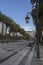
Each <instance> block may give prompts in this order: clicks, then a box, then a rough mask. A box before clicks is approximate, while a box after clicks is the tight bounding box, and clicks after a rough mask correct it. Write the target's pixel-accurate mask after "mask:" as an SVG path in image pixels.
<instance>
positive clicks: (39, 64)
mask: <svg viewBox="0 0 43 65" xmlns="http://www.w3.org/2000/svg"><path fill="white" fill-rule="evenodd" d="M35 54H36V53H35ZM35 54H34V57H33V60H32V63H31V65H43V46H40V59H36V57H35Z"/></svg>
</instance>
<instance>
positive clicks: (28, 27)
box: [23, 26, 35, 31]
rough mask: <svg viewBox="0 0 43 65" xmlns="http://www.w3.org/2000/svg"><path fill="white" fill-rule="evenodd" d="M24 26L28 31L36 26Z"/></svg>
mask: <svg viewBox="0 0 43 65" xmlns="http://www.w3.org/2000/svg"><path fill="white" fill-rule="evenodd" d="M23 28H24V29H25V30H26V31H32V30H35V27H33V26H24V27H23Z"/></svg>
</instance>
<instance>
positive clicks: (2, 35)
mask: <svg viewBox="0 0 43 65" xmlns="http://www.w3.org/2000/svg"><path fill="white" fill-rule="evenodd" d="M3 30H4V23H3V22H2V43H3V38H4V37H3Z"/></svg>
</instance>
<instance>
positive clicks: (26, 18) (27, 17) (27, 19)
mask: <svg viewBox="0 0 43 65" xmlns="http://www.w3.org/2000/svg"><path fill="white" fill-rule="evenodd" d="M29 19H30V17H29V16H28V14H27V16H26V17H25V20H26V23H29Z"/></svg>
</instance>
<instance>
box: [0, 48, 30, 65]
mask: <svg viewBox="0 0 43 65" xmlns="http://www.w3.org/2000/svg"><path fill="white" fill-rule="evenodd" d="M29 50H30V48H28V47H27V48H25V49H23V50H21V51H19V53H17V54H15V55H14V56H12V57H11V58H9V59H8V60H6V61H4V62H3V63H1V64H0V65H18V64H19V63H20V62H21V60H22V59H23V58H24V57H25V56H26V55H27V53H29Z"/></svg>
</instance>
